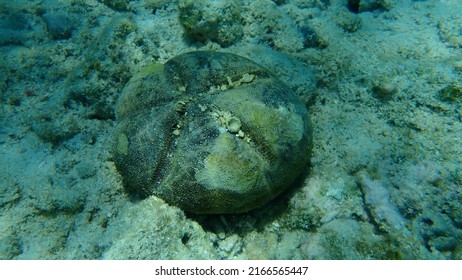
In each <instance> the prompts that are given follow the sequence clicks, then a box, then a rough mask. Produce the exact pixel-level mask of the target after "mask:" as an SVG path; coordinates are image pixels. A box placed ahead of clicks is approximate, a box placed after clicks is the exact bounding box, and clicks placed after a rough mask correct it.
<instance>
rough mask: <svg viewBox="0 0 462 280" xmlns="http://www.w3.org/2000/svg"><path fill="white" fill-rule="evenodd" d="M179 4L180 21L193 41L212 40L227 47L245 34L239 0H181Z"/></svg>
mask: <svg viewBox="0 0 462 280" xmlns="http://www.w3.org/2000/svg"><path fill="white" fill-rule="evenodd" d="M178 6H179V9H180V22H181V24H182V25H183V27H184V29H185V31H186V36H187V37H188V38H189V39H191V40H192V41H196V42H205V41H207V40H211V41H213V42H216V43H219V44H220V45H222V46H223V47H226V46H229V45H232V44H233V43H235V42H236V41H237V40H239V39H240V38H241V37H242V35H243V34H244V32H243V26H242V19H241V9H240V6H239V4H238V1H203V0H199V1H197V0H181V1H180V3H179V4H178Z"/></svg>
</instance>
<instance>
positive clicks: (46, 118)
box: [0, 0, 462, 259]
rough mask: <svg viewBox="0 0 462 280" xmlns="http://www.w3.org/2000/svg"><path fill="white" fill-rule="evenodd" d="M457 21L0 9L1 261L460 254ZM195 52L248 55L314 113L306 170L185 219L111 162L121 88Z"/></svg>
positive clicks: (248, 10) (461, 38)
mask: <svg viewBox="0 0 462 280" xmlns="http://www.w3.org/2000/svg"><path fill="white" fill-rule="evenodd" d="M460 11H462V2H461V1H457V0H427V1H416V0H414V1H411V0H404V1H398V0H376V1H375V0H364V1H363V0H332V1H322V0H281V1H276V0H274V1H271V0H234V1H219V0H215V1H190V0H177V1H163V0H140V1H135V0H131V1H130V0H80V1H79V0H73V1H72V0H59V1H58V0H56V1H52V0H49V1H46V0H40V1H39V0H36V1H25V0H17V1H0V15H1V17H0V56H1V58H0V91H1V99H0V101H1V103H0V105H1V110H0V123H1V125H0V178H1V180H0V258H1V259H461V258H462V193H461V185H462V173H461V166H462V162H461V161H462V160H461V159H462V123H461V122H462V117H461V116H462V109H461V104H462V99H461V98H462V82H461V81H462V30H461V26H462V16H461V15H460ZM195 50H207V51H221V52H228V53H234V54H238V55H240V56H243V57H246V58H249V59H251V60H253V61H255V62H257V63H258V64H260V65H262V66H263V67H265V68H266V69H268V70H269V71H270V72H272V73H273V74H274V75H275V76H276V77H278V78H279V79H280V80H281V81H282V82H283V83H286V84H287V85H288V86H289V87H290V88H291V89H292V90H293V91H294V92H295V93H296V94H297V95H298V96H299V98H300V100H301V101H302V102H303V103H304V104H305V105H306V108H307V110H308V114H309V116H310V118H311V123H312V127H313V135H312V137H313V148H312V151H311V155H310V164H309V166H307V167H306V170H304V171H303V172H302V175H301V176H300V177H299V178H298V179H297V180H296V181H295V182H294V183H293V184H292V185H290V186H288V188H287V190H286V191H285V192H284V193H282V194H281V195H280V196H278V197H277V198H276V199H274V200H272V201H271V202H269V203H268V204H266V205H265V206H263V207H261V208H258V209H255V210H252V211H250V212H247V213H243V214H226V215H225V214H223V215H194V214H190V213H185V212H184V211H182V210H181V209H179V208H177V207H175V206H172V205H169V204H168V203H166V202H164V201H163V200H162V199H161V198H158V197H155V196H151V197H143V196H141V195H139V194H137V193H133V192H131V191H129V190H127V188H126V187H125V186H124V183H123V178H122V176H121V174H120V173H119V171H118V170H117V168H116V166H115V164H114V160H113V153H112V151H113V150H112V146H113V135H114V130H115V127H116V124H117V122H118V120H117V119H116V117H115V113H114V108H115V104H116V102H117V100H118V98H119V96H120V94H121V92H122V90H123V89H124V86H125V85H126V84H127V82H128V81H129V79H130V78H131V77H132V76H133V75H134V74H135V73H137V72H139V71H140V69H142V68H143V67H145V66H148V65H151V64H153V63H165V62H166V61H168V60H169V59H171V58H173V57H175V56H177V55H179V54H182V53H186V52H190V51H195ZM185 90H186V89H185ZM199 203H200V202H199Z"/></svg>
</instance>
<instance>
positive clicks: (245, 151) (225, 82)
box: [114, 52, 311, 214]
mask: <svg viewBox="0 0 462 280" xmlns="http://www.w3.org/2000/svg"><path fill="white" fill-rule="evenodd" d="M116 117H117V119H118V121H119V123H118V127H117V130H116V137H115V145H114V160H115V163H116V166H117V168H118V170H119V172H120V173H121V174H122V176H123V178H124V183H125V184H126V186H127V187H128V188H131V189H135V190H136V191H138V192H141V193H143V194H145V195H156V196H159V197H161V198H162V199H164V200H165V201H166V202H168V203H171V204H173V205H176V206H178V207H180V208H182V209H184V210H186V211H189V212H193V213H208V214H211V213H240V212H245V211H249V210H251V209H254V208H256V207H259V206H262V205H263V204H265V203H266V202H268V201H269V200H271V199H273V198H274V197H275V196H277V195H278V194H279V193H281V192H282V191H283V190H284V189H286V188H287V186H289V185H290V184H291V183H292V182H293V181H294V180H295V178H296V177H297V176H298V175H299V174H300V173H301V171H302V170H303V168H304V167H305V166H306V163H307V162H308V159H309V154H310V148H311V127H310V124H309V118H308V114H307V110H306V108H305V107H304V105H303V104H302V103H301V102H300V101H299V99H298V97H297V96H296V95H295V93H294V92H293V91H292V90H291V89H290V88H289V87H288V86H287V85H285V84H284V83H282V82H281V81H280V80H278V79H277V78H275V77H274V76H273V75H271V74H270V73H269V72H268V71H267V70H265V69H264V68H262V67H261V66H259V65H258V64H256V63H254V62H252V61H250V60H248V59H245V58H243V57H240V56H237V55H234V54H227V53H216V52H191V53H186V54H182V55H179V56H177V57H174V58H173V59H171V60H169V61H168V62H167V63H165V64H164V65H162V64H154V65H151V66H149V67H146V68H145V69H143V70H142V71H141V72H139V73H138V74H136V75H135V76H134V77H133V78H132V79H131V80H130V81H129V82H128V84H127V85H126V86H125V88H124V90H123V92H122V95H121V96H120V99H119V100H118V102H117V105H116Z"/></svg>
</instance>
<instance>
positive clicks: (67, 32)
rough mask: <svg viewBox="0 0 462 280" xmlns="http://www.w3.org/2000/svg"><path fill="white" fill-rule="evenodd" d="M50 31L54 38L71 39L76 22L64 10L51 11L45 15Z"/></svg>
mask: <svg viewBox="0 0 462 280" xmlns="http://www.w3.org/2000/svg"><path fill="white" fill-rule="evenodd" d="M43 18H44V20H45V23H46V25H47V29H48V32H49V33H50V35H51V37H52V38H53V39H69V38H70V37H71V35H72V31H73V30H74V28H75V27H74V22H73V21H72V20H71V19H70V17H68V16H67V15H66V14H65V13H64V12H54V11H50V12H48V13H46V14H45V15H44V16H43Z"/></svg>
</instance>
